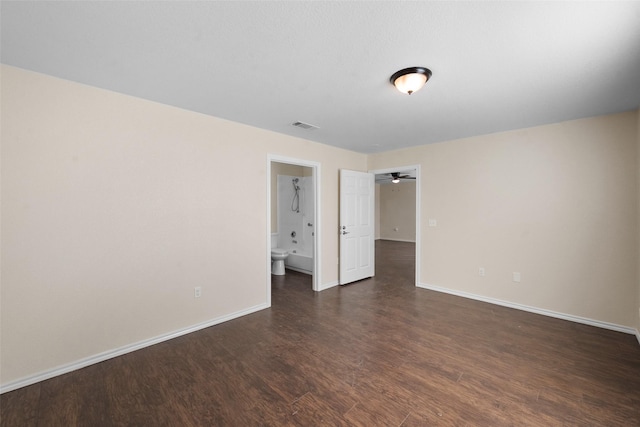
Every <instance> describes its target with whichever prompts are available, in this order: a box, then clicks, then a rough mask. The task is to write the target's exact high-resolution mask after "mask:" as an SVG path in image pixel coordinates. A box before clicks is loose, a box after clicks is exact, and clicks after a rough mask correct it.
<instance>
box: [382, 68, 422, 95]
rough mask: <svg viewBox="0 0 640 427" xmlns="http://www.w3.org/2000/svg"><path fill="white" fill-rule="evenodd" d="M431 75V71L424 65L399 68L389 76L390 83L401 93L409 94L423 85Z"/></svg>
mask: <svg viewBox="0 0 640 427" xmlns="http://www.w3.org/2000/svg"><path fill="white" fill-rule="evenodd" d="M430 77H431V71H430V70H429V69H428V68H424V67H411V68H405V69H404V70H400V71H398V72H397V73H394V74H393V75H392V76H391V79H390V80H391V83H393V85H394V86H395V87H396V88H397V89H398V90H399V91H400V92H402V93H406V94H408V95H411V94H412V93H413V92H416V91H418V90H420V89H422V87H423V86H424V85H425V83H426V82H427V80H429V78H430Z"/></svg>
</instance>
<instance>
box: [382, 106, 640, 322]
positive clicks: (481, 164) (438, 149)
mask: <svg viewBox="0 0 640 427" xmlns="http://www.w3.org/2000/svg"><path fill="white" fill-rule="evenodd" d="M637 120H638V113H637V112H629V113H623V114H616V115H611V116H603V117H595V118H590V119H583V120H576V121H570V122H565V123H559V124H554V125H549V126H541V127H536V128H530V129H522V130H517V131H512V132H505V133H499V134H493V135H486V136H478V137H473V138H467V139H462V140H456V141H450V142H445V143H440V144H431V145H424V146H421V147H416V148H410V149H405V150H399V151H394V152H387V153H381V154H376V155H371V156H369V169H370V170H375V169H385V168H392V167H397V166H401V165H406V164H416V162H419V164H420V165H421V171H422V182H421V215H422V218H421V230H422V235H421V247H422V253H421V260H420V261H419V262H420V267H421V270H420V271H421V277H420V283H422V284H426V285H429V286H438V287H442V288H447V289H450V290H453V291H456V292H459V293H467V294H473V295H479V296H483V297H486V298H492V299H499V300H503V301H507V302H511V303H516V304H522V305H527V306H531V307H536V308H540V309H546V310H551V311H555V312H559V313H564V314H568V315H573V316H581V317H585V318H589V319H594V320H598V321H601V322H610V323H614V324H618V325H622V326H626V327H631V326H634V325H636V324H637V323H638V322H637V316H638V314H637V310H638V309H637V307H636V305H637V301H638V298H637V295H638V197H639V195H638V190H637V168H638V161H637V153H636V145H637V144H638V141H637V138H638V137H637V134H638V124H637ZM428 218H434V219H436V220H437V224H438V226H437V227H428V226H427V219H428ZM479 267H484V268H485V269H486V276H485V277H479V275H478V268H479ZM513 272H520V273H521V276H522V281H521V283H514V282H513V281H512V273H513Z"/></svg>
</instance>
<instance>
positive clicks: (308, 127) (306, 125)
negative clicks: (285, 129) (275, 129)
mask: <svg viewBox="0 0 640 427" xmlns="http://www.w3.org/2000/svg"><path fill="white" fill-rule="evenodd" d="M291 126H295V127H297V128H300V129H304V130H313V129H318V126H314V125H310V124H309V123H304V122H293V123H291Z"/></svg>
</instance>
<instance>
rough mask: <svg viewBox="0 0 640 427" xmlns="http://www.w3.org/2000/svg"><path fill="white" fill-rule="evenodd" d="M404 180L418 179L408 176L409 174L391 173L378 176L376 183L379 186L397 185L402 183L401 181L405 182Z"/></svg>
mask: <svg viewBox="0 0 640 427" xmlns="http://www.w3.org/2000/svg"><path fill="white" fill-rule="evenodd" d="M403 179H416V177H415V176H411V175H407V174H402V173H401V172H390V173H384V174H380V175H376V182H377V183H379V184H380V183H383V182H392V183H394V184H397V183H399V182H400V180H403Z"/></svg>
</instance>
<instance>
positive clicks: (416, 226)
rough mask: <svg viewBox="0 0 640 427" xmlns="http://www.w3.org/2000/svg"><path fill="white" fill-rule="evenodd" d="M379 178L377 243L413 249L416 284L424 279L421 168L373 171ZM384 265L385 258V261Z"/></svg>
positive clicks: (377, 183)
mask: <svg viewBox="0 0 640 427" xmlns="http://www.w3.org/2000/svg"><path fill="white" fill-rule="evenodd" d="M370 172H371V173H373V174H374V175H375V177H376V242H377V244H378V245H379V244H387V245H389V244H393V243H387V242H398V243H395V245H397V246H413V247H414V248H415V249H414V254H412V255H415V256H412V258H414V259H415V262H414V264H415V267H414V269H415V270H414V273H415V277H414V282H415V283H414V284H415V285H416V286H417V285H418V284H419V280H420V271H419V270H420V256H419V254H420V166H419V165H414V166H401V167H396V168H393V169H380V170H373V171H370ZM381 262H384V258H382V259H381Z"/></svg>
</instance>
